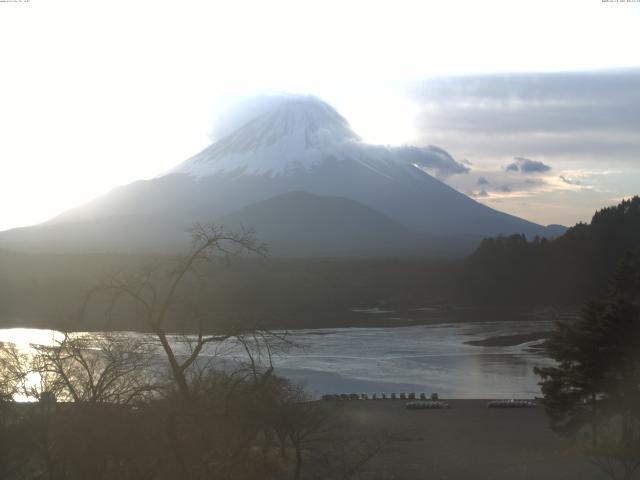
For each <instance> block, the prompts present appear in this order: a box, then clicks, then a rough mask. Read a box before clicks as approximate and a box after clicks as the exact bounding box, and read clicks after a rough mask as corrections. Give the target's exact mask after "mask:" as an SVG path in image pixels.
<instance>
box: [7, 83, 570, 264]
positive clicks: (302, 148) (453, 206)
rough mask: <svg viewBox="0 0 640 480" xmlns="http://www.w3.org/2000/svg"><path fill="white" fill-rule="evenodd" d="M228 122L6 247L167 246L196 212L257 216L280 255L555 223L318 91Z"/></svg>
mask: <svg viewBox="0 0 640 480" xmlns="http://www.w3.org/2000/svg"><path fill="white" fill-rule="evenodd" d="M247 105H248V107H247ZM223 126H224V132H223V133H222V134H221V135H220V136H219V139H218V140H217V141H215V142H214V143H213V144H212V145H210V146H209V147H207V148H205V149H204V150H203V151H202V152H200V153H198V154H197V155H195V156H193V157H191V158H189V159H188V160H186V161H184V162H183V163H181V164H179V165H177V166H176V167H174V168H173V169H171V170H170V171H168V172H165V173H164V174H162V175H160V176H158V177H156V178H153V179H150V180H142V181H137V182H134V183H131V184H129V185H125V186H122V187H118V188H116V189H114V190H112V191H111V192H109V193H107V194H106V195H104V196H102V197H100V198H97V199H95V200H93V201H91V202H89V203H87V204H85V205H82V206H80V207H77V208H74V209H71V210H68V211H66V212H64V213H62V214H61V215H59V216H57V217H55V218H53V219H52V220H50V221H48V222H45V223H43V224H40V225H35V226H32V227H26V228H19V229H14V230H9V231H6V232H1V233H0V246H3V247H9V248H19V249H37V250H56V251H60V250H63V251H77V250H83V251H87V250H89V251H172V250H174V249H177V248H184V245H185V239H187V240H188V236H187V235H186V234H185V230H186V229H187V228H188V227H189V226H190V225H191V224H193V223H194V222H197V221H200V222H204V221H216V222H217V223H223V224H226V225H229V226H232V227H234V226H238V225H240V224H242V225H245V226H248V227H254V228H255V229H256V230H257V236H258V237H259V238H260V239H261V240H263V241H266V242H267V243H269V244H271V245H272V246H273V247H274V250H273V253H274V254H276V255H315V254H321V255H354V254H355V255H357V254H365V255H368V254H372V255H378V254H380V255H403V254H407V253H409V254H420V253H429V252H433V251H435V250H438V249H443V248H444V249H445V250H446V249H447V248H448V249H451V248H454V247H452V246H453V245H467V248H468V247H469V246H470V245H471V244H472V243H473V242H476V241H477V240H478V239H479V238H481V237H483V236H488V235H497V234H511V233H524V234H526V235H528V236H532V235H540V236H549V235H550V234H556V233H559V232H558V231H556V230H553V229H550V228H549V227H543V226H541V225H537V224H535V223H532V222H528V221H526V220H523V219H521V218H518V217H514V216H512V215H508V214H506V213H503V212H499V211H496V210H494V209H491V208H489V207H487V206H485V205H482V204H480V203H478V202H476V201H474V200H472V199H471V198H469V197H467V196H466V195H463V194H462V193H460V192H458V191H456V190H454V189H453V188H451V187H449V186H447V185H446V184H445V183H443V182H442V181H440V180H438V179H437V178H436V177H434V176H432V175H431V174H430V173H434V174H435V175H436V176H446V175H451V174H461V173H465V172H466V171H467V167H465V166H464V165H463V164H461V163H459V162H457V161H456V160H454V159H453V158H452V157H451V156H450V155H449V154H448V153H447V152H446V151H444V150H442V149H440V148H438V147H434V146H428V147H413V146H401V147H390V146H381V145H371V144H368V143H365V142H363V141H362V139H361V138H360V137H359V136H358V135H357V134H356V133H355V132H354V131H353V130H352V129H351V127H350V126H349V124H348V122H347V121H346V120H345V119H344V118H343V117H342V116H341V115H340V114H339V113H338V112H337V111H336V110H335V109H333V108H332V107H331V106H330V105H328V104H327V103H325V102H323V101H321V100H319V99H317V98H316V97H312V96H295V95H286V96H273V97H265V98H264V99H262V100H260V101H256V102H254V103H252V104H246V105H245V108H244V110H242V109H239V110H238V111H237V112H236V114H235V115H234V116H232V117H230V118H229V120H228V121H227V122H226V123H225V124H224V125H223ZM427 172H430V173H427ZM456 248H457V247H456ZM454 249H455V248H454Z"/></svg>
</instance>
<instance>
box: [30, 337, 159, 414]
mask: <svg viewBox="0 0 640 480" xmlns="http://www.w3.org/2000/svg"><path fill="white" fill-rule="evenodd" d="M34 349H35V354H34V355H33V360H32V367H31V369H32V370H33V371H34V372H35V373H37V374H38V375H39V376H40V378H41V379H44V380H45V382H46V383H47V384H48V385H49V388H48V391H50V392H52V393H55V394H56V396H57V397H58V398H60V399H63V400H70V401H73V402H82V403H110V404H123V405H131V404H133V403H139V402H143V401H146V400H148V399H149V398H150V396H151V395H152V394H153V393H155V392H157V391H158V389H159V386H158V382H156V381H154V377H155V376H156V375H155V372H154V370H153V369H152V368H151V366H150V359H151V358H152V357H151V354H152V352H153V347H152V345H149V343H148V342H147V341H145V340H144V339H142V338H138V337H132V336H125V335H118V334H113V333H104V334H99V335H95V336H94V335H88V334H70V333H65V334H64V338H63V339H62V340H61V341H59V342H57V344H56V345H54V346H35V347H34ZM33 393H34V396H36V395H35V394H36V392H33Z"/></svg>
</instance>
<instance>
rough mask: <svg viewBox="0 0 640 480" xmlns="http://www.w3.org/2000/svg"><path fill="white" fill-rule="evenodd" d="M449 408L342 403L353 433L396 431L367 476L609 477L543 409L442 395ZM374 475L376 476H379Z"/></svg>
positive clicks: (401, 479) (449, 479)
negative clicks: (555, 429) (562, 434)
mask: <svg viewBox="0 0 640 480" xmlns="http://www.w3.org/2000/svg"><path fill="white" fill-rule="evenodd" d="M445 401H446V402H447V403H449V405H450V408H449V409H446V410H407V409H405V402H404V401H401V400H358V401H344V402H331V403H337V404H339V407H338V408H339V411H340V414H339V415H340V420H341V425H342V427H343V428H345V431H346V432H348V433H350V434H353V435H363V436H365V437H372V436H376V435H382V434H383V432H387V434H388V435H390V436H391V438H392V440H390V441H389V442H388V443H387V444H386V446H385V448H384V449H383V451H382V452H381V453H380V454H379V455H377V456H376V457H375V458H374V459H373V460H372V461H371V462H370V463H369V464H368V465H367V467H366V472H365V475H364V478H376V479H379V478H383V479H389V480H391V479H398V480H414V479H415V480H418V479H420V480H423V479H442V480H445V479H446V480H462V479H470V478H473V479H475V480H479V479H486V480H503V479H504V480H507V479H508V480H515V479H518V480H525V479H536V480H537V479H545V480H555V479H557V480H572V479H575V480H591V479H602V478H606V477H605V476H603V475H602V474H601V473H600V472H599V471H598V470H597V469H596V468H595V467H593V466H592V465H591V464H590V463H589V462H588V461H587V459H586V458H585V457H584V456H583V455H582V454H581V453H580V452H579V451H578V450H577V448H575V446H574V444H572V442H571V441H569V440H567V439H564V438H562V437H560V436H558V435H556V434H555V433H554V432H553V431H552V430H551V429H550V428H549V426H548V423H547V418H546V414H545V412H544V409H543V408H542V407H540V406H537V407H534V408H525V409H522V408H518V409H503V408H487V400H445ZM374 474H375V475H376V476H375V477H374Z"/></svg>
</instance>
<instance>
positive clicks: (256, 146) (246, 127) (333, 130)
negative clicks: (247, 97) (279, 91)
mask: <svg viewBox="0 0 640 480" xmlns="http://www.w3.org/2000/svg"><path fill="white" fill-rule="evenodd" d="M349 141H356V142H357V141H360V137H358V135H356V133H355V132H354V131H353V130H352V129H351V127H350V126H349V123H348V122H347V121H346V120H345V119H344V117H342V116H341V115H340V114H339V113H338V112H337V111H336V110H335V109H334V108H333V107H331V106H330V105H329V104H327V103H325V102H323V101H322V100H320V99H318V98H317V97H314V96H311V95H308V96H302V95H286V96H280V97H277V98H275V99H273V100H272V102H270V104H269V106H268V108H267V109H266V110H265V111H263V112H260V113H258V114H257V116H255V117H254V118H249V119H248V120H247V122H246V123H245V124H243V125H241V126H239V127H238V128H237V130H235V131H233V132H232V133H230V134H229V135H227V136H225V137H224V138H222V139H220V140H219V141H217V142H215V143H214V144H213V145H211V146H209V147H208V148H206V149H205V150H203V151H202V152H200V153H199V154H197V155H195V156H194V157H192V158H190V159H188V160H187V161H185V162H184V163H182V164H180V165H178V166H177V167H176V168H174V169H173V170H171V171H170V173H186V174H188V175H192V176H195V177H206V176H209V175H213V174H216V173H221V172H226V173H252V174H263V173H270V174H272V175H278V174H284V173H287V172H288V171H291V170H295V169H299V168H311V167H312V166H313V165H315V164H317V163H318V162H320V161H322V159H323V157H325V156H326V155H329V154H331V153H336V150H337V149H338V148H339V147H340V145H342V144H343V143H344V142H349Z"/></svg>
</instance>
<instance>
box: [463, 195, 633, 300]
mask: <svg viewBox="0 0 640 480" xmlns="http://www.w3.org/2000/svg"><path fill="white" fill-rule="evenodd" d="M638 248H640V197H633V198H632V199H630V200H625V201H623V202H621V203H620V204H619V205H616V206H613V207H608V208H604V209H602V210H600V211H598V212H596V213H595V215H594V216H593V219H592V220H591V223H590V224H585V223H579V224H577V225H576V226H574V227H572V228H570V229H569V230H568V231H567V232H566V233H565V234H564V235H562V236H560V237H558V238H555V239H551V240H547V239H540V238H534V239H533V240H532V241H527V239H526V238H525V237H524V236H522V235H511V236H508V237H497V238H487V239H485V240H483V241H482V243H481V245H480V247H479V248H478V249H477V250H476V251H475V252H474V253H473V254H472V255H471V256H470V257H469V258H468V259H466V261H465V262H464V267H463V269H462V274H461V276H460V278H459V286H460V289H461V290H460V291H459V295H460V298H463V299H465V300H466V301H469V302H472V303H492V304H502V305H505V304H507V305H513V304H518V305H531V304H547V305H548V304H579V303H582V302H584V301H586V300H587V299H589V298H592V297H595V296H599V295H602V294H603V293H604V292H605V291H606V289H607V286H608V281H609V280H608V279H609V278H610V277H611V275H612V274H613V273H614V271H615V269H616V268H617V266H618V264H619V263H620V261H621V260H622V258H623V257H624V255H625V253H626V252H628V251H630V250H635V249H638Z"/></svg>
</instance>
